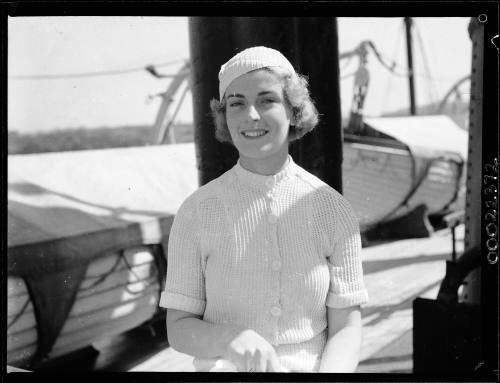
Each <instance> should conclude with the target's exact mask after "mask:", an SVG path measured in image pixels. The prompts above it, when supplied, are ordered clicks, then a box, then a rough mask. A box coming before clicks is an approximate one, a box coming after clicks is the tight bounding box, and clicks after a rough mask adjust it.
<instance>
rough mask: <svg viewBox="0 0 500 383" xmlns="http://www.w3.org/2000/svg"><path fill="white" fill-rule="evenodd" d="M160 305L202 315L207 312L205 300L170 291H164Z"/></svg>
mask: <svg viewBox="0 0 500 383" xmlns="http://www.w3.org/2000/svg"><path fill="white" fill-rule="evenodd" d="M159 305H160V307H164V308H168V309H174V310H181V311H187V312H190V313H193V314H196V315H202V314H203V313H204V312H205V305H206V302H205V301H201V300H199V299H195V298H191V297H187V296H185V295H182V294H175V293H170V292H168V291H164V292H162V293H161V296H160V303H159Z"/></svg>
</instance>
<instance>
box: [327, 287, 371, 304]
mask: <svg viewBox="0 0 500 383" xmlns="http://www.w3.org/2000/svg"><path fill="white" fill-rule="evenodd" d="M367 302H368V291H367V290H366V289H363V290H359V291H355V292H353V293H348V294H334V293H332V292H329V293H328V295H327V297H326V305H327V306H328V307H332V308H344V307H351V306H357V305H362V304H365V303H367Z"/></svg>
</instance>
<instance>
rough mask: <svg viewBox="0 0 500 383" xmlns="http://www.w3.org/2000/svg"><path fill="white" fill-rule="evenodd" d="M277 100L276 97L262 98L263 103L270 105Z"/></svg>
mask: <svg viewBox="0 0 500 383" xmlns="http://www.w3.org/2000/svg"><path fill="white" fill-rule="evenodd" d="M275 101H276V100H275V99H274V98H264V99H262V100H261V104H264V105H269V104H272V103H274V102H275Z"/></svg>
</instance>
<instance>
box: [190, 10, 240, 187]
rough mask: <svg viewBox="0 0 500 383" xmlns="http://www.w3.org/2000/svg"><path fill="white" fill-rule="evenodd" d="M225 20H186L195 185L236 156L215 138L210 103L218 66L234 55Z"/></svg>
mask: <svg viewBox="0 0 500 383" xmlns="http://www.w3.org/2000/svg"><path fill="white" fill-rule="evenodd" d="M230 37H231V23H230V20H229V18H227V17H190V18H189V42H190V54H191V68H192V69H191V78H190V81H191V93H192V97H193V124H194V142H195V148H196V164H197V166H198V180H199V184H200V186H201V185H204V184H206V183H207V182H209V181H211V180H212V179H214V178H217V177H218V176H220V175H221V174H222V173H224V172H225V171H226V170H228V169H229V168H231V167H232V166H233V165H234V164H235V163H236V161H237V158H238V153H237V151H236V149H235V148H234V147H233V146H232V145H229V144H222V143H220V142H219V141H217V140H216V139H215V127H214V123H213V120H212V117H211V114H210V100H211V99H212V98H218V97H219V88H218V74H219V69H220V66H221V65H222V64H223V63H224V62H226V61H227V60H229V59H230V58H231V56H232V55H233V54H234V49H233V46H232V41H231V39H230Z"/></svg>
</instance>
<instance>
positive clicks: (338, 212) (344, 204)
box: [324, 192, 368, 308]
mask: <svg viewBox="0 0 500 383" xmlns="http://www.w3.org/2000/svg"><path fill="white" fill-rule="evenodd" d="M327 200H328V202H327V203H328V204H329V205H330V206H327V207H326V208H325V210H324V211H327V212H329V214H328V217H327V218H328V219H326V220H325V225H324V229H325V230H326V231H327V232H326V237H327V238H328V241H327V243H328V244H329V249H328V267H329V271H330V288H329V291H328V295H327V299H326V305H327V306H329V307H333V308H344V307H350V306H356V305H362V304H364V303H366V302H367V301H368V291H367V290H366V288H365V284H364V279H363V266H362V259H361V236H360V232H359V223H358V219H357V217H356V215H355V213H354V210H353V209H352V207H351V205H350V204H349V202H348V201H347V200H346V199H345V198H344V197H343V196H342V195H341V194H340V193H337V192H333V193H332V194H330V196H329V198H327Z"/></svg>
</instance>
